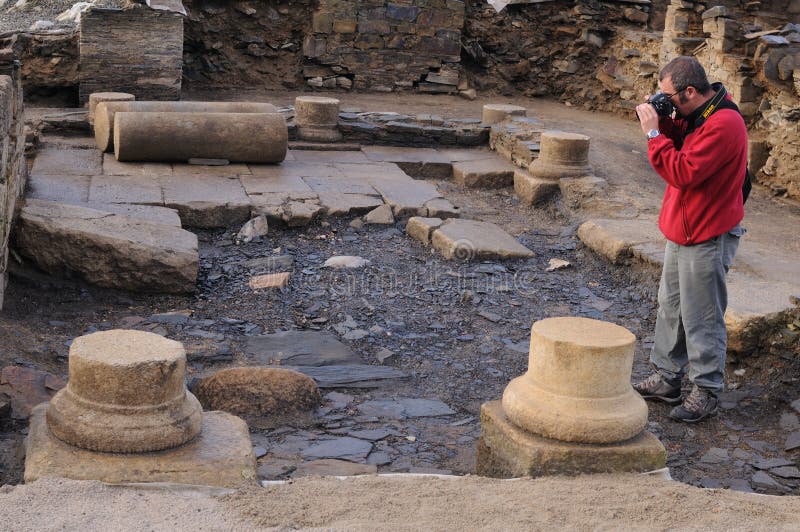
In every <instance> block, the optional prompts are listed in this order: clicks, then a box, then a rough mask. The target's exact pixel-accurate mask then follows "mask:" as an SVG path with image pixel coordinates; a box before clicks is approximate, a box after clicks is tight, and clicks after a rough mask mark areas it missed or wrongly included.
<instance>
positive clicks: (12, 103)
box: [0, 49, 26, 309]
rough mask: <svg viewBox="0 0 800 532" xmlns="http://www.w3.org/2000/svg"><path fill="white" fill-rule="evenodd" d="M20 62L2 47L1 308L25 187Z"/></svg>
mask: <svg viewBox="0 0 800 532" xmlns="http://www.w3.org/2000/svg"><path fill="white" fill-rule="evenodd" d="M22 111H23V104H22V75H21V72H20V64H19V62H18V61H16V60H15V59H14V54H13V53H12V52H11V50H9V49H0V309H2V308H3V294H4V293H5V288H6V284H7V280H8V273H7V269H8V241H9V237H10V235H11V224H12V222H13V221H14V211H15V207H16V203H17V199H18V198H20V197H21V196H22V193H23V191H24V189H25V179H26V168H25V134H24V119H23V116H22Z"/></svg>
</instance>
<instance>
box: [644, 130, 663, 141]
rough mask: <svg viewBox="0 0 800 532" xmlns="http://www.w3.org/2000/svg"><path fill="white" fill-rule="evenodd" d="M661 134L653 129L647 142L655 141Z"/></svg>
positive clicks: (648, 135)
mask: <svg viewBox="0 0 800 532" xmlns="http://www.w3.org/2000/svg"><path fill="white" fill-rule="evenodd" d="M660 134H661V132H660V131H659V130H657V129H651V130H650V131H648V132H647V140H653V139H654V138H656V137H657V136H659V135H660Z"/></svg>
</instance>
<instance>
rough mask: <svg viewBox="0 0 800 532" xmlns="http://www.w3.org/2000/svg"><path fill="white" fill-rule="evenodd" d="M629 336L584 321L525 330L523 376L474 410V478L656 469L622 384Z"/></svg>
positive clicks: (654, 454) (641, 406)
mask: <svg viewBox="0 0 800 532" xmlns="http://www.w3.org/2000/svg"><path fill="white" fill-rule="evenodd" d="M635 342H636V338H635V337H634V336H633V334H631V333H630V332H629V331H628V330H626V329H625V328H623V327H620V326H618V325H614V324H611V323H607V322H602V321H598V320H591V319H588V318H548V319H545V320H541V321H538V322H536V323H534V324H533V327H532V328H531V347H530V361H529V364H528V371H527V373H525V374H524V375H522V376H521V377H517V378H516V379H514V380H512V381H511V382H510V383H509V384H508V386H507V387H506V389H505V392H504V393H503V398H502V401H490V402H488V403H484V404H483V406H482V407H481V427H482V433H481V437H480V439H479V441H478V466H477V467H478V474H481V475H486V476H492V477H514V476H525V475H530V476H534V477H536V476H542V475H558V474H567V475H576V474H582V473H610V472H643V471H651V470H656V469H660V468H663V467H664V464H665V460H666V451H665V449H664V446H663V445H661V442H659V441H658V439H656V438H655V437H654V436H653V435H651V434H650V433H649V432H646V431H644V428H645V425H646V424H647V405H646V404H645V402H644V400H643V399H642V398H641V397H640V396H639V395H638V394H637V393H636V392H635V391H634V390H633V388H632V387H631V385H630V376H631V369H632V366H633V351H634V344H635Z"/></svg>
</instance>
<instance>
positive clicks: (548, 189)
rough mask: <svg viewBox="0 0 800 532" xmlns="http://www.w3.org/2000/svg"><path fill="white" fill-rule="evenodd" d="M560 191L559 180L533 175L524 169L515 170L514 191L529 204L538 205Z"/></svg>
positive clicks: (521, 199)
mask: <svg viewBox="0 0 800 532" xmlns="http://www.w3.org/2000/svg"><path fill="white" fill-rule="evenodd" d="M558 191H559V186H558V181H553V180H552V179H542V178H540V177H533V176H532V175H530V174H529V173H528V172H525V171H524V170H516V171H515V172H514V192H516V194H517V196H519V199H520V201H522V202H523V203H525V204H527V205H536V204H539V203H541V202H543V201H547V200H548V199H550V198H552V197H553V196H554V195H556V194H557V193H558Z"/></svg>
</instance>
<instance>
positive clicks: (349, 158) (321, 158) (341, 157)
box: [293, 150, 370, 164]
mask: <svg viewBox="0 0 800 532" xmlns="http://www.w3.org/2000/svg"><path fill="white" fill-rule="evenodd" d="M293 153H294V157H295V159H297V160H298V161H300V162H308V163H363V164H367V163H369V162H370V160H369V159H367V156H366V155H364V154H363V153H361V152H360V151H317V150H295V151H294V152H293Z"/></svg>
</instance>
